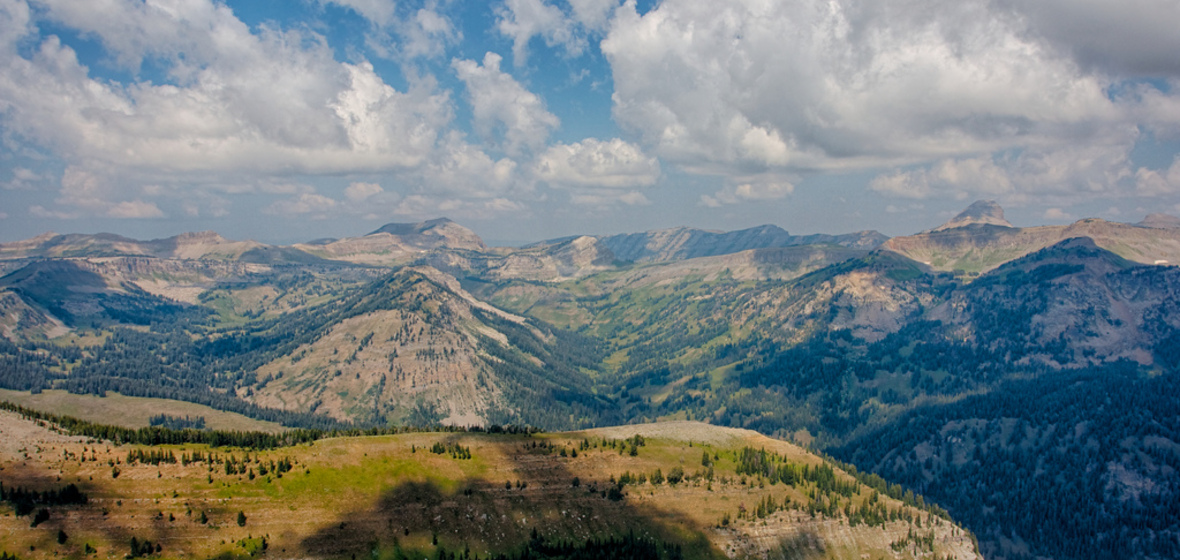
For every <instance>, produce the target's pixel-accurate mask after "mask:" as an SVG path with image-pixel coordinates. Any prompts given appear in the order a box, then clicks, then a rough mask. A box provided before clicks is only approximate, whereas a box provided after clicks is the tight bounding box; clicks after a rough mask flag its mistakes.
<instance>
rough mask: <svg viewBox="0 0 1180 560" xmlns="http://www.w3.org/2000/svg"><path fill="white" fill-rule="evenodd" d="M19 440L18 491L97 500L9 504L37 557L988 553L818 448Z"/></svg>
mask: <svg viewBox="0 0 1180 560" xmlns="http://www.w3.org/2000/svg"><path fill="white" fill-rule="evenodd" d="M0 435H2V436H3V437H0V441H2V442H3V443H0V468H2V469H3V470H0V476H2V481H3V484H4V488H5V489H6V490H7V491H8V492H10V493H11V492H12V490H13V489H14V488H18V487H19V488H24V489H29V490H39V491H45V490H59V489H61V488H64V487H65V486H66V485H68V484H75V485H77V487H78V488H80V489H81V491H82V492H83V493H84V494H85V495H86V497H87V498H88V500H87V503H86V504H84V505H77V504H74V505H50V504H48V503H43V504H37V505H34V506H33V507H31V508H26V509H27V511H23V512H19V513H21V515H17V513H18V511H17V507H18V505H17V503H16V502H15V501H13V500H12V499H10V500H8V501H6V502H5V503H4V504H2V505H0V512H3V513H2V516H0V531H3V533H4V534H5V535H6V536H5V538H4V540H3V544H2V545H0V549H3V550H4V551H5V552H8V553H12V554H17V555H18V556H19V557H22V558H50V557H68V558H82V557H89V556H94V557H100V558H120V557H125V556H127V555H128V554H129V553H130V552H131V542H132V539H135V542H136V545H137V547H139V548H140V550H139V552H144V550H143V549H144V548H146V547H145V545H144V544H143V543H144V542H149V543H151V545H150V549H151V552H150V553H148V554H145V555H147V556H152V557H178V558H198V557H199V558H209V557H217V558H227V559H228V558H245V557H250V556H260V557H263V556H269V557H276V558H284V557H291V556H304V557H321V558H352V557H354V556H360V557H365V556H368V557H369V558H398V557H406V556H399V555H409V557H415V558H421V557H433V558H437V557H441V554H440V551H442V550H447V551H451V552H452V553H454V552H460V553H461V552H462V551H464V550H469V551H470V554H472V555H478V556H480V557H487V556H488V555H490V554H496V553H514V552H518V551H522V550H524V548H525V547H531V548H530V550H534V551H536V550H544V549H545V547H547V546H553V545H556V544H557V543H559V542H565V543H573V544H575V545H578V546H584V545H585V543H586V542H587V540H588V539H604V538H612V537H613V538H616V539H619V540H624V539H627V538H631V539H633V540H635V541H637V542H648V543H655V544H653V545H652V546H654V547H655V549H658V550H663V551H664V552H665V554H664V556H665V557H677V556H676V553H679V555H680V557H684V558H722V557H725V556H727V555H728V556H731V557H732V556H737V557H743V556H748V555H757V556H761V555H762V554H765V553H767V552H772V553H773V554H776V555H778V556H776V557H801V558H813V557H814V558H824V557H828V558H864V557H868V558H898V557H900V558H915V557H923V558H929V557H931V556H932V555H937V557H938V558H944V557H947V556H950V557H954V558H976V557H977V555H976V554H975V552H974V545H973V541H972V539H971V538H970V536H969V535H966V534H965V533H964V532H963V531H962V530H961V529H958V528H957V527H955V526H954V525H953V524H952V523H951V522H949V521H947V520H945V519H942V518H940V517H938V516H936V515H932V514H931V513H929V512H927V511H922V510H921V509H919V508H918V507H915V506H914V505H907V502H908V503H911V504H915V503H916V502H915V499H914V498H913V495H912V494H907V495H904V496H901V497H902V498H903V500H905V501H901V500H896V499H893V498H890V497H888V496H887V495H885V494H882V493H881V492H878V491H875V490H873V489H871V488H869V487H868V486H865V485H864V484H861V483H858V482H856V480H855V479H854V478H853V477H851V476H849V475H847V474H846V473H844V472H843V471H840V470H839V469H837V468H833V467H832V465H830V464H826V463H824V461H823V460H821V459H820V458H818V457H815V456H813V455H810V454H808V453H807V452H805V451H803V450H802V449H800V448H797V447H794V446H792V445H789V444H786V443H783V442H780V441H775V440H771V439H768V438H765V437H763V436H760V435H757V434H755V433H753V432H747V431H741V430H732V429H724V428H717V427H712V426H707V425H703V424H696V423H679V424H671V425H668V424H659V425H647V426H628V427H620V428H611V429H604V430H591V431H585V432H568V433H555V434H534V435H522V434H517V435H508V434H483V433H412V434H398V435H388V436H372V437H350V438H333V439H323V440H318V441H315V442H314V443H311V444H304V445H298V446H294V447H286V448H279V449H272V450H263V451H255V450H243V449H235V448H208V447H206V446H198V445H187V446H160V447H144V446H135V445H122V446H117V445H113V444H111V443H109V442H95V441H87V440H85V439H82V438H78V437H71V436H65V435H62V434H60V433H56V432H54V431H51V430H49V429H47V428H46V427H44V426H39V425H37V424H34V423H33V422H30V421H27V420H23V419H21V418H20V417H19V416H17V415H16V414H14V413H10V412H3V413H0ZM636 436H638V437H636ZM140 452H142V455H141V453H140ZM153 454H154V455H155V456H156V457H157V458H159V457H161V456H162V457H164V458H165V459H166V460H165V462H159V463H158V464H151V463H152V456H153ZM194 456H196V457H197V460H195V461H193V460H192V459H193V458H194ZM170 457H175V459H176V460H177V462H175V463H171V462H167V458H170ZM705 463H708V464H705ZM753 470H757V471H758V472H759V473H763V474H754V473H752V472H751V471H753ZM284 471H285V472H284ZM767 472H772V473H774V474H772V475H771V476H766V475H765V473H767ZM657 473H658V474H657ZM788 479H789V480H788ZM785 480H786V481H785ZM894 490H896V489H894ZM10 496H11V494H10ZM41 509H45V510H46V511H47V512H48V513H47V517H45V515H46V514H41V515H39V514H38V512H39V511H40V510H41ZM33 521H38V522H37V523H35V525H36V526H34V527H31V526H30V525H31V524H33V523H32V522H33ZM156 545H159V551H156V548H155V547H156ZM866 554H867V555H868V556H864V555H866ZM533 557H537V555H536V554H534V556H533Z"/></svg>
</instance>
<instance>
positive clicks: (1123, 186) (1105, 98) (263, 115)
mask: <svg viewBox="0 0 1180 560" xmlns="http://www.w3.org/2000/svg"><path fill="white" fill-rule="evenodd" d="M1176 21H1180V2H1176V1H1175V0H1130V1H1129V2H1127V1H1125V2H1113V1H1100V0H1039V1H1036V2H1034V1H1032V0H1024V1H1022V0H1005V1H999V2H997V1H992V0H965V1H963V2H956V3H947V2H940V1H935V0H918V1H905V2H900V1H879V2H857V1H853V0H833V1H832V2H824V3H820V2H811V1H810V0H782V1H769V0H741V1H738V0H733V1H728V2H718V1H715V0H711V1H710V0H665V1H662V2H657V1H644V2H638V3H637V2H619V1H616V0H502V1H495V2H488V3H483V2H460V1H448V0H436V1H408V0H407V1H395V0H286V1H277V0H254V1H231V2H223V1H220V0H216V1H215V0H147V1H144V0H101V1H99V0H94V1H88V2H77V1H75V0H0V241H11V240H16V239H22V238H27V237H31V236H34V235H37V234H40V233H43V232H46V231H56V232H98V231H110V232H114V233H119V234H123V235H128V236H132V237H138V238H156V237H166V236H170V235H175V234H177V233H180V232H184V231H195V230H206V229H212V230H216V231H218V232H220V233H222V234H223V235H225V236H227V237H231V238H236V239H242V238H252V239H257V240H260V241H265V242H293V241H301V240H308V239H313V238H320V237H344V236H355V235H361V234H364V233H366V232H368V231H371V230H373V229H376V228H377V227H379V226H380V225H382V224H384V223H388V222H407V221H419V220H424V219H430V218H435V217H439V216H446V217H450V218H452V219H454V220H456V221H458V222H460V223H462V224H464V225H467V226H468V227H471V228H472V229H474V230H475V231H476V232H477V233H479V234H480V235H481V236H483V237H484V238H485V239H487V240H489V241H493V242H495V241H517V242H519V241H533V240H539V239H544V238H552V237H559V236H564V235H572V234H581V233H589V234H599V233H618V232H630V231H642V230H647V229H655V228H663V227H672V226H678V225H689V226H695V227H704V228H711V229H726V230H729V229H739V228H744V227H751V226H755V225H760V224H764V223H773V224H776V225H779V226H782V227H784V228H786V229H788V230H789V231H791V232H794V233H814V232H824V233H840V232H847V231H854V230H860V229H877V230H880V231H882V232H884V233H886V234H890V235H901V234H906V233H912V232H915V231H919V230H922V229H926V228H929V227H933V226H935V225H937V224H939V223H941V222H942V221H945V220H946V219H947V218H949V217H950V216H952V215H953V214H955V213H956V212H957V211H958V210H960V209H962V208H963V207H965V206H967V205H968V204H969V203H970V202H971V201H972V200H975V199H980V198H984V199H994V200H997V201H999V202H1000V203H1001V205H1003V206H1004V207H1005V209H1006V211H1007V214H1008V217H1009V220H1010V221H1012V222H1013V223H1015V224H1017V225H1039V224H1045V223H1068V222H1070V221H1073V220H1076V219H1079V218H1084V217H1091V216H1097V217H1103V218H1106V219H1111V220H1117V221H1125V222H1136V221H1138V220H1140V219H1141V218H1142V217H1143V215H1144V214H1146V213H1148V212H1166V213H1173V214H1180V160H1178V159H1177V154H1178V153H1180V87H1178V86H1180V57H1176V56H1175V53H1176V52H1180V34H1177V33H1176V32H1175V29H1174V23H1175V22H1176Z"/></svg>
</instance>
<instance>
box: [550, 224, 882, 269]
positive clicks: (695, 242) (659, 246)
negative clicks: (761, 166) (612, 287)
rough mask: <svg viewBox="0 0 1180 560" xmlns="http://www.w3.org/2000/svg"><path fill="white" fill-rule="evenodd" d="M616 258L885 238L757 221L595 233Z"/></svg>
mask: <svg viewBox="0 0 1180 560" xmlns="http://www.w3.org/2000/svg"><path fill="white" fill-rule="evenodd" d="M569 239H572V238H569V237H564V238H559V239H553V240H549V241H542V242H540V243H534V244H532V245H529V246H528V247H536V246H541V245H553V244H557V243H561V242H564V241H567V240H569ZM596 239H598V240H599V241H601V242H602V243H603V244H604V245H605V246H606V247H607V248H608V249H610V251H611V252H612V253H613V254H614V255H615V257H616V258H617V259H619V260H620V261H627V262H663V261H675V260H686V259H695V258H700V257H715V256H719V255H728V254H733V253H740V252H742V251H749V250H751V249H771V248H778V247H795V246H800V245H839V246H842V247H847V248H851V249H874V248H876V247H877V246H879V245H881V244H882V243H884V242H885V240H887V239H889V238H888V237H887V236H885V235H883V234H881V233H878V232H876V231H861V232H856V233H848V234H842V235H828V234H812V235H791V234H790V233H788V232H787V230H784V229H783V228H780V227H778V226H775V225H761V226H756V227H752V228H746V229H741V230H736V231H728V232H726V231H711V230H704V229H697V228H690V227H676V228H669V229H660V230H652V231H645V232H638V233H622V234H617V235H602V236H596Z"/></svg>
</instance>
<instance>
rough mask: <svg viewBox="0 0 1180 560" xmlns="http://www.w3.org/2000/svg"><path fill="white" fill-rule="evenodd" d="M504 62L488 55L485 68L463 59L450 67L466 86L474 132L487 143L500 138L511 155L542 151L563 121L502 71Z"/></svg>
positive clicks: (494, 55)
mask: <svg viewBox="0 0 1180 560" xmlns="http://www.w3.org/2000/svg"><path fill="white" fill-rule="evenodd" d="M501 60H502V58H501V57H500V55H498V54H496V53H493V52H488V53H487V54H485V55H484V57H483V64H482V65H480V63H478V62H476V61H474V60H461V59H456V60H454V61H453V62H452V63H451V66H452V67H453V68H454V70H455V74H456V75H458V77H459V79H460V80H462V81H463V83H464V84H466V86H467V96H468V99H469V100H470V101H471V110H472V113H473V115H474V121H475V122H474V125H475V130H476V132H477V133H478V134H479V135H480V136H482V137H484V138H487V139H494V138H500V139H501V144H502V146H503V149H504V151H506V152H508V153H509V154H519V153H521V152H522V151H524V150H536V149H538V148H541V147H542V146H544V144H545V140H546V139H547V138H548V137H549V133H550V132H551V131H552V130H553V129H555V128H557V127H558V126H559V125H560V124H561V121H560V120H559V119H558V118H557V116H556V115H554V114H553V113H550V112H549V111H548V110H547V109H545V104H544V102H543V101H542V100H541V98H540V97H539V96H538V95H537V94H535V93H533V92H531V91H529V90H528V89H526V88H525V87H524V86H523V85H521V84H520V82H517V81H516V79H514V78H513V77H512V76H510V75H508V74H507V73H505V72H503V71H501V70H500V62H501Z"/></svg>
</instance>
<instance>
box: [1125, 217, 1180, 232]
mask: <svg viewBox="0 0 1180 560" xmlns="http://www.w3.org/2000/svg"><path fill="white" fill-rule="evenodd" d="M1135 225H1137V226H1139V227H1146V228H1156V229H1177V228H1180V218H1177V217H1176V216H1172V215H1170V214H1148V215H1147V217H1146V218H1143V221H1142V222H1139V223H1137V224H1135Z"/></svg>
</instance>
